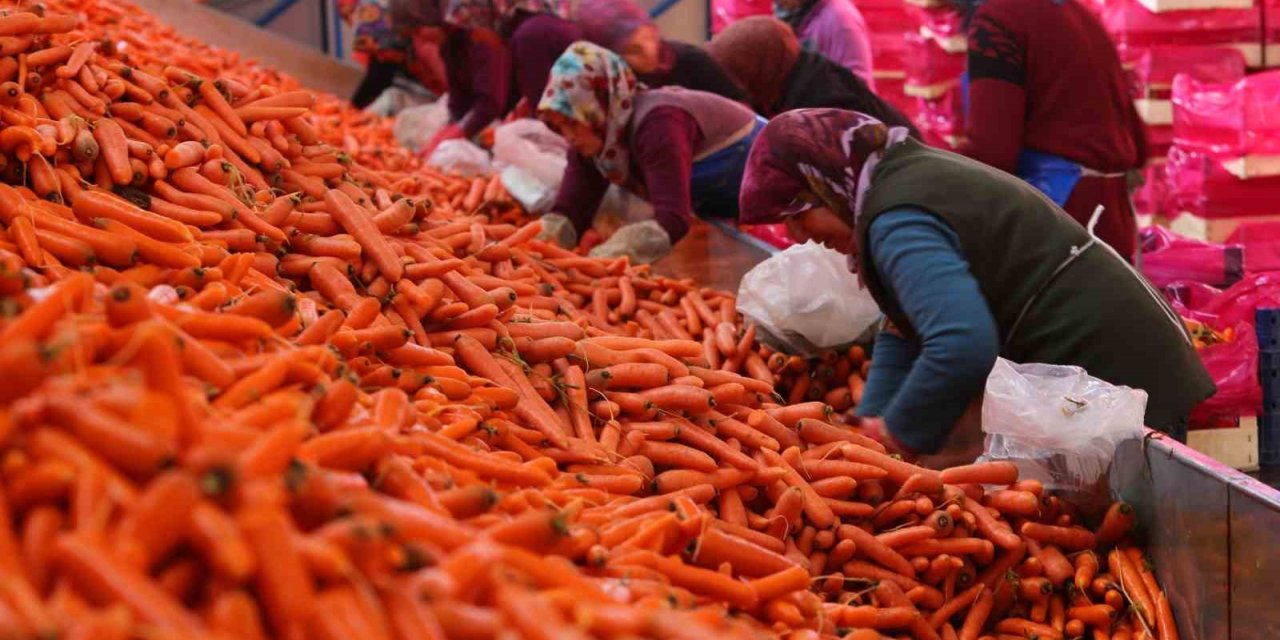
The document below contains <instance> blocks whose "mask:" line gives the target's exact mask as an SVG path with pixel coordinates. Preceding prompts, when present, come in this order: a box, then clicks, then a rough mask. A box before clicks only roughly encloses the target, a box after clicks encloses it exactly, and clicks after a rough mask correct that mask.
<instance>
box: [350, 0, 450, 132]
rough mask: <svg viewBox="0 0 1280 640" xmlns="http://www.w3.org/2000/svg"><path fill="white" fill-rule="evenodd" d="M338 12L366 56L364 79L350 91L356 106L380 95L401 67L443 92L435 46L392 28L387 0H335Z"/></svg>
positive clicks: (441, 69)
mask: <svg viewBox="0 0 1280 640" xmlns="http://www.w3.org/2000/svg"><path fill="white" fill-rule="evenodd" d="M338 12H339V14H341V15H342V19H343V20H344V21H346V22H347V24H349V25H351V29H352V31H354V32H355V38H354V39H353V40H352V42H351V48H352V50H353V51H355V52H356V54H357V56H360V57H363V58H365V74H364V78H362V79H361V80H360V85H359V86H357V87H356V90H355V92H354V93H352V94H351V104H352V105H354V106H355V107H356V108H357V109H363V108H365V107H367V106H369V105H370V104H371V103H372V102H373V101H374V100H376V99H377V98H378V96H379V95H382V92H383V91H385V90H386V89H388V88H389V87H391V86H392V84H394V83H395V79H396V76H397V75H399V74H400V73H401V71H402V70H404V71H408V72H409V74H411V76H412V77H413V78H414V79H415V80H417V81H418V82H420V83H422V85H423V86H424V87H426V88H427V89H428V90H430V91H431V92H432V93H435V94H436V95H440V94H443V93H444V92H445V91H446V89H447V87H446V86H445V73H444V64H443V63H442V62H441V60H440V55H439V51H438V49H437V47H435V46H432V44H431V43H428V42H422V41H417V40H412V39H410V38H407V37H404V36H402V35H401V34H400V33H399V32H397V31H396V30H395V29H393V28H392V27H391V20H390V18H389V16H388V11H387V0H358V1H357V0H344V1H342V2H339V3H338Z"/></svg>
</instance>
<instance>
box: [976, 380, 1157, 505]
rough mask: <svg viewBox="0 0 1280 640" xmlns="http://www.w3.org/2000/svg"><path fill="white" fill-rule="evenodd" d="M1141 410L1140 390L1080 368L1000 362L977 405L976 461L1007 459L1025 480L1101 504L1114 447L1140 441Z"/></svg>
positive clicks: (1144, 405) (1143, 403)
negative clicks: (980, 435)
mask: <svg viewBox="0 0 1280 640" xmlns="http://www.w3.org/2000/svg"><path fill="white" fill-rule="evenodd" d="M1146 409H1147V394H1146V392H1145V391H1141V390H1135V389H1130V388H1129V387H1119V386H1115V385H1113V384H1110V383H1108V382H1104V381H1102V380H1099V379H1097V378H1094V377H1091V376H1090V375H1089V374H1088V373H1086V372H1085V370H1084V369H1081V368H1080V367H1066V366H1059V365H1048V364H1038V363H1032V364H1015V363H1012V362H1009V361H1008V360H1005V359H1003V358H1000V359H998V360H997V361H996V365H995V367H994V368H993V369H992V370H991V375H990V376H989V377H988V378H987V389H986V394H985V395H984V397H983V401H982V431H983V432H984V433H985V434H986V449H985V451H984V452H983V455H982V458H981V460H1009V461H1011V462H1014V463H1016V464H1017V465H1018V469H1019V470H1020V472H1021V473H1020V476H1019V477H1021V478H1023V479H1035V480H1040V481H1041V482H1043V483H1044V486H1045V488H1046V489H1051V490H1054V491H1060V492H1063V493H1065V494H1067V495H1070V496H1072V497H1073V499H1075V500H1081V501H1084V502H1085V503H1086V504H1087V503H1089V502H1094V503H1095V505H1096V503H1098V502H1101V506H1103V507H1105V506H1106V505H1105V503H1106V500H1107V499H1108V485H1107V470H1108V469H1109V468H1110V466H1111V461H1112V459H1113V458H1114V457H1115V453H1116V447H1117V446H1118V445H1119V444H1120V443H1121V442H1123V441H1125V440H1129V439H1132V438H1141V437H1142V434H1143V429H1142V425H1143V416H1144V415H1145V414H1146Z"/></svg>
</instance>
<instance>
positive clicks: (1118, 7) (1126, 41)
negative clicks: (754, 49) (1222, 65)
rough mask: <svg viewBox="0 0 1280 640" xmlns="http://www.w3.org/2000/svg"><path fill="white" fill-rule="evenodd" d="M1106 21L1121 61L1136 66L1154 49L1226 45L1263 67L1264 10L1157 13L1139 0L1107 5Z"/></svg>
mask: <svg viewBox="0 0 1280 640" xmlns="http://www.w3.org/2000/svg"><path fill="white" fill-rule="evenodd" d="M1102 21H1103V24H1104V25H1105V26H1106V28H1107V31H1108V32H1109V33H1110V34H1111V37H1112V39H1113V40H1115V42H1116V48H1117V49H1118V50H1119V52H1120V59H1121V61H1122V62H1124V63H1125V65H1126V66H1132V65H1134V64H1136V63H1137V61H1138V59H1139V58H1140V57H1142V54H1143V53H1145V52H1146V51H1147V50H1149V49H1150V48H1152V47H1156V46H1165V45H1182V46H1224V47H1231V48H1233V49H1236V50H1238V51H1240V53H1241V54H1243V55H1244V58H1245V63H1246V64H1247V65H1248V66H1250V67H1258V66H1261V64H1262V10H1261V7H1260V6H1254V7H1251V8H1248V9H1205V10H1196V11H1170V12H1166V13H1153V12H1152V11H1151V10H1150V9H1147V8H1146V7H1144V6H1142V4H1140V3H1139V2H1138V0H1114V1H1111V2H1107V3H1106V7H1105V8H1104V9H1103V12H1102Z"/></svg>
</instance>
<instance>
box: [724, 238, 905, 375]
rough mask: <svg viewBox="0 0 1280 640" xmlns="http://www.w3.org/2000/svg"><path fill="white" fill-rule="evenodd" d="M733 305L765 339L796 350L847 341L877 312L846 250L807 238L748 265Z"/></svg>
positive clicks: (812, 349)
mask: <svg viewBox="0 0 1280 640" xmlns="http://www.w3.org/2000/svg"><path fill="white" fill-rule="evenodd" d="M738 311H739V312H741V313H742V314H743V315H744V316H746V317H748V318H750V319H751V321H752V322H754V323H755V324H756V330H757V331H758V332H760V333H762V334H764V336H763V337H764V338H765V340H767V341H769V342H772V343H774V344H775V345H776V346H779V347H782V348H783V349H784V350H785V351H786V352H787V353H793V354H797V355H811V354H813V353H814V352H816V351H818V350H820V349H827V348H831V347H836V346H840V345H845V344H849V343H850V342H853V341H854V340H856V339H857V338H858V337H859V336H861V335H862V334H863V333H864V332H865V331H866V330H867V329H868V328H870V327H871V325H872V324H874V323H875V322H876V320H877V319H878V318H879V317H880V309H879V307H877V306H876V303H875V300H873V299H872V298H871V294H870V293H869V292H867V291H866V290H864V289H862V288H861V287H860V286H858V279H857V278H856V277H855V276H854V275H853V274H852V273H849V268H848V261H847V259H846V258H845V256H844V255H843V254H840V253H838V252H836V251H832V250H831V249H828V248H826V247H824V246H822V245H820V244H817V243H815V242H812V241H810V242H806V243H804V244H801V245H795V246H793V247H790V248H788V249H787V250H785V251H783V252H781V253H779V254H777V255H774V256H773V257H771V258H769V259H768V260H765V261H764V262H761V263H760V264H758V265H756V266H755V267H754V268H753V269H751V271H748V272H747V275H745V276H743V278H742V284H741V285H740V286H739V287H738Z"/></svg>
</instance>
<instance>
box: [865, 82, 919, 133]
mask: <svg viewBox="0 0 1280 640" xmlns="http://www.w3.org/2000/svg"><path fill="white" fill-rule="evenodd" d="M876 93H877V94H878V95H879V96H880V97H881V98H883V99H884V101H885V102H888V103H889V104H891V105H893V106H894V107H897V109H898V111H901V112H902V114H903V115H905V116H906V117H908V118H910V119H911V121H913V122H915V121H916V119H917V117H918V116H919V113H920V105H919V104H917V103H918V101H917V100H916V99H915V98H913V97H911V96H909V95H907V93H906V80H905V79H903V78H902V77H901V75H899V77H896V78H893V77H884V76H880V75H879V73H877V75H876Z"/></svg>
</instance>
